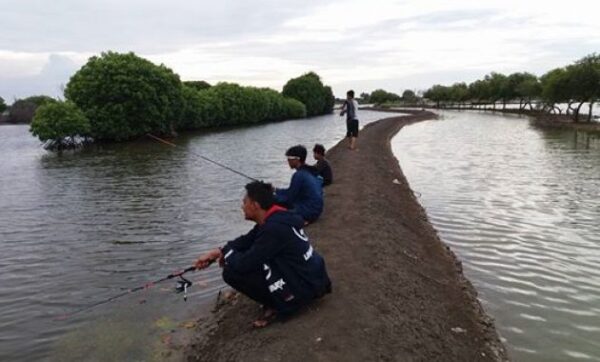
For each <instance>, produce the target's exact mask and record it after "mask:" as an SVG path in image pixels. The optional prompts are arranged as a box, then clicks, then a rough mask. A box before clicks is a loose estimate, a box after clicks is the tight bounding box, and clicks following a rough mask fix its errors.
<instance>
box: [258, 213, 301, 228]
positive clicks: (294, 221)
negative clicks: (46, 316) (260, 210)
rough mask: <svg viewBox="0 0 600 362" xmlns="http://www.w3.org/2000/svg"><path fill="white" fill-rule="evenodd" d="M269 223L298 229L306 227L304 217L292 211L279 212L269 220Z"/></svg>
mask: <svg viewBox="0 0 600 362" xmlns="http://www.w3.org/2000/svg"><path fill="white" fill-rule="evenodd" d="M267 223H277V224H284V225H289V226H293V227H295V228H297V229H300V228H303V227H304V219H303V218H302V216H300V215H298V214H296V213H295V212H292V211H287V210H285V211H277V212H275V213H273V214H272V215H271V216H269V218H268V219H267Z"/></svg>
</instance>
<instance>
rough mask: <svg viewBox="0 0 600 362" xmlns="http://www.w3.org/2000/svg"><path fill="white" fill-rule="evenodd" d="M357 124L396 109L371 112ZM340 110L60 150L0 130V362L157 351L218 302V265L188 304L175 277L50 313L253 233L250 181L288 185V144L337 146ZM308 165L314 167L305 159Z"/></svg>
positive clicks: (20, 132) (129, 356) (155, 355)
mask: <svg viewBox="0 0 600 362" xmlns="http://www.w3.org/2000/svg"><path fill="white" fill-rule="evenodd" d="M360 115H361V121H362V124H363V125H364V124H366V123H369V122H372V121H374V120H377V119H380V118H383V117H388V116H389V114H382V113H377V112H368V111H363V112H361V113H360ZM344 133H345V122H344V121H343V119H342V118H340V117H338V116H334V115H331V116H323V117H316V118H312V119H307V120H298V121H288V122H282V123H276V124H268V125H261V126H256V127H250V128H238V129H234V130H225V131H219V132H212V133H204V134H197V135H190V136H185V137H180V138H178V139H177V140H176V141H175V142H176V143H177V144H178V145H179V147H177V148H172V147H168V146H165V145H162V144H160V143H157V142H155V141H151V140H142V141H140V142H134V143H128V144H118V145H111V146H102V147H97V148H94V149H87V150H80V151H76V152H65V153H62V154H55V153H51V152H47V151H45V150H44V149H42V147H41V145H40V143H39V142H38V141H37V140H36V139H35V138H34V137H33V136H31V135H30V134H29V133H28V127H26V126H2V127H0V157H1V158H2V162H0V180H1V181H0V250H2V254H1V257H0V286H1V288H0V361H15V360H61V361H64V360H73V361H75V360H77V361H79V360H84V359H85V360H90V359H92V360H106V361H114V360H162V359H164V354H163V352H164V351H165V349H166V348H168V347H169V346H170V345H173V344H177V342H178V341H177V338H183V337H182V336H179V335H178V334H177V333H172V331H173V330H176V331H179V330H185V329H187V328H189V327H191V326H192V324H191V322H192V321H194V320H195V319H196V318H197V317H198V311H199V310H202V309H204V310H205V309H207V308H210V307H211V306H212V305H213V303H214V300H215V294H216V291H217V290H219V289H220V288H221V287H222V283H221V282H220V275H219V269H218V268H216V267H213V268H211V269H209V270H208V271H205V272H198V273H194V274H192V275H191V279H192V281H193V282H194V284H195V285H194V286H193V287H192V289H191V295H190V297H189V301H188V302H187V303H185V302H184V301H183V299H182V297H181V295H176V294H174V293H173V290H172V289H173V288H174V285H175V284H174V283H171V282H168V283H165V284H161V285H160V286H157V287H155V288H152V289H150V290H148V291H144V292H140V293H137V294H133V295H130V296H127V297H125V298H122V299H120V300H119V301H116V302H114V303H111V304H107V305H104V306H102V307H99V308H96V309H93V310H90V311H87V312H83V313H80V314H77V315H75V316H73V317H70V318H68V319H66V320H62V321H57V320H55V318H57V317H60V316H61V315H63V314H65V313H69V312H72V311H74V310H77V309H78V308H81V307H84V306H86V305H89V304H91V303H94V302H97V301H99V300H103V299H105V298H108V297H111V296H113V295H116V294H119V293H121V292H123V290H126V289H127V288H131V287H135V286H138V285H144V284H145V283H146V282H148V281H151V280H156V279H160V278H162V277H164V276H166V275H168V274H170V273H171V272H173V271H175V270H176V269H179V268H183V267H187V266H189V265H192V264H193V262H194V260H195V259H196V257H197V256H198V255H199V254H200V253H202V252H203V251H205V250H208V249H210V248H212V247H215V246H217V245H221V244H222V242H223V241H226V240H229V239H231V238H234V237H236V236H238V235H239V234H241V233H243V232H246V231H247V230H248V229H249V228H250V227H251V226H252V224H250V223H248V222H246V221H244V220H243V217H242V213H241V210H240V205H241V197H242V196H243V186H244V185H245V184H246V183H247V182H248V180H246V179H244V178H243V177H240V176H238V175H236V174H233V173H231V172H229V171H227V170H224V169H222V168H219V167H217V166H215V165H213V164H210V163H208V162H205V161H203V160H201V159H200V157H198V155H203V156H206V157H209V158H212V159H215V160H217V161H219V162H222V163H224V164H227V165H229V166H231V167H233V168H235V169H238V170H240V171H241V172H244V173H246V174H248V175H251V176H252V177H255V178H259V179H264V180H268V181H270V182H273V183H275V185H276V186H279V187H284V186H287V184H288V182H289V178H290V176H291V174H292V171H291V170H290V169H289V168H288V166H287V162H286V161H285V157H284V153H285V150H286V149H287V148H288V147H290V146H292V145H295V144H298V143H303V144H305V145H306V146H308V147H309V149H312V145H313V144H314V143H315V142H320V143H323V144H324V145H325V146H326V147H330V146H333V145H334V144H335V143H337V142H338V141H339V140H340V139H341V138H343V136H344ZM308 161H309V162H313V161H314V160H312V157H311V156H309V160H308Z"/></svg>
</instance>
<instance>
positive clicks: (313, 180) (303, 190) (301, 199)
mask: <svg viewBox="0 0 600 362" xmlns="http://www.w3.org/2000/svg"><path fill="white" fill-rule="evenodd" d="M275 199H276V200H277V203H278V204H283V205H286V206H289V207H290V208H292V209H293V210H294V211H295V212H297V213H298V214H300V216H302V217H303V218H304V220H306V221H315V220H317V219H318V218H319V216H320V215H321V212H323V187H322V186H321V182H320V181H319V179H317V177H316V176H315V175H314V174H313V172H312V171H311V168H310V167H309V166H306V165H304V166H302V167H300V168H299V169H297V170H296V172H294V175H292V181H291V182H290V187H288V188H287V189H277V191H276V192H275Z"/></svg>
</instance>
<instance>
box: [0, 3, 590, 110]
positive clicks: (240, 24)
mask: <svg viewBox="0 0 600 362" xmlns="http://www.w3.org/2000/svg"><path fill="white" fill-rule="evenodd" d="M0 9H1V10H0V97H2V98H4V99H5V101H6V102H7V103H9V104H10V103H12V102H13V101H14V100H15V99H18V98H23V97H27V96H31V95H38V94H46V95H50V96H53V97H61V96H62V89H63V88H64V86H65V85H66V84H67V83H68V80H69V78H70V76H71V75H73V74H74V73H75V72H76V71H77V70H78V69H79V68H80V67H81V66H82V65H84V64H85V62H86V61H87V59H89V57H91V56H94V55H99V54H100V53H101V52H103V51H108V50H111V51H117V52H129V51H133V52H135V53H136V54H137V55H139V56H141V57H144V58H146V59H149V60H150V61H152V62H154V63H157V64H160V63H163V64H165V65H166V66H168V67H169V68H171V69H173V71H174V72H176V73H177V74H179V76H180V77H181V79H182V80H205V81H208V82H209V83H211V84H214V83H217V82H221V81H227V82H236V83H239V84H242V85H249V86H250V85H251V86H260V87H271V88H273V89H276V90H279V91H280V90H281V89H282V87H283V85H284V84H285V83H286V82H287V81H288V80H289V79H290V78H293V77H297V76H299V75H302V74H304V73H306V72H309V71H314V72H316V73H317V74H319V75H320V76H321V79H322V80H323V82H324V83H325V84H327V85H330V86H332V88H333V91H334V93H335V95H336V96H337V97H343V96H344V95H345V92H346V90H348V89H354V90H355V91H356V93H357V94H358V93H362V92H367V93H370V92H371V91H373V90H375V89H378V88H383V89H385V90H387V91H391V92H395V93H398V94H401V93H402V92H403V91H404V90H405V89H411V90H416V91H418V90H424V89H427V88H429V87H430V86H432V85H434V84H446V85H450V84H452V83H455V82H467V83H470V82H472V81H474V80H477V79H480V78H482V77H483V76H484V75H486V74H489V73H490V72H492V71H495V72H500V73H505V74H510V73H513V72H522V71H527V72H531V73H534V74H536V75H538V76H539V75H542V74H543V73H545V72H547V71H548V70H551V69H553V68H556V67H561V66H565V65H567V64H570V63H572V62H574V61H576V60H578V59H580V58H582V57H584V56H586V55H588V54H591V53H594V52H600V21H599V20H598V19H599V16H600V1H597V0H570V1H568V2H565V1H556V0H544V1H541V0H530V1H522V0H518V1H517V0H480V1H467V0H452V1H447V0H446V1H437V0H404V1H383V0H369V1H365V0H361V1H355V0H344V1H336V0H320V1H316V0H303V1H298V0H290V1H283V0H279V1H275V0H261V1H250V0H245V1H241V0H222V1H214V0H212V1H204V0H196V1H189V0H188V1H181V0H171V1H164V0H163V1H155V0H119V1H117V0H102V1H100V0H54V1H47V0H35V1H34V0H0Z"/></svg>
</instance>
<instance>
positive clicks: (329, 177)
mask: <svg viewBox="0 0 600 362" xmlns="http://www.w3.org/2000/svg"><path fill="white" fill-rule="evenodd" d="M313 157H314V158H315V160H317V163H315V164H314V165H313V167H314V169H315V171H316V173H317V175H319V176H320V177H321V178H322V179H323V186H327V185H331V183H332V182H333V173H332V172H331V165H330V164H329V161H327V159H326V158H325V147H323V145H321V144H318V143H317V144H315V147H313Z"/></svg>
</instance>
